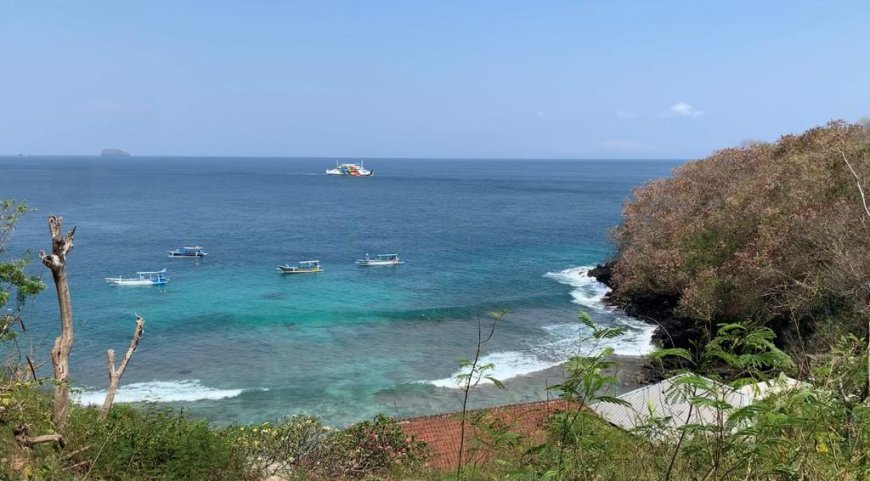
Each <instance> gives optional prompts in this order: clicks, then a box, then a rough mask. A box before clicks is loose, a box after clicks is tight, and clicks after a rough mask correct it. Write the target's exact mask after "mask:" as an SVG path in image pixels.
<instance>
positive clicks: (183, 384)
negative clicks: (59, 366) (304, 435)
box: [73, 379, 266, 405]
mask: <svg viewBox="0 0 870 481" xmlns="http://www.w3.org/2000/svg"><path fill="white" fill-rule="evenodd" d="M261 390H263V391H265V390H266V389H261ZM244 391H245V390H244V389H217V388H213V387H208V386H203V385H202V384H201V383H200V381H199V380H198V379H183V380H180V381H148V382H136V383H132V384H127V385H124V386H121V387H120V388H119V389H118V392H117V393H116V394H115V402H116V403H135V402H145V401H152V402H190V401H202V400H208V399H227V398H233V397H236V396H238V395H240V394H241V393H243V392H244ZM73 396H74V400H75V401H76V402H78V403H79V404H82V405H99V404H102V403H103V400H104V399H105V397H106V391H104V390H103V391H83V392H80V393H74V394H73Z"/></svg>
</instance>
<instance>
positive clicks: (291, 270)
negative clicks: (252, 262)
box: [278, 261, 323, 274]
mask: <svg viewBox="0 0 870 481" xmlns="http://www.w3.org/2000/svg"><path fill="white" fill-rule="evenodd" d="M278 270H279V271H281V272H283V273H284V274H311V273H313V272H320V271H322V270H323V269H321V268H320V261H300V262H299V264H298V265H295V266H291V265H290V264H284V265H283V266H278Z"/></svg>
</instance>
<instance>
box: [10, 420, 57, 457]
mask: <svg viewBox="0 0 870 481" xmlns="http://www.w3.org/2000/svg"><path fill="white" fill-rule="evenodd" d="M29 431H30V427H29V426H27V425H26V424H23V425H19V426H17V427H16V428H15V429H14V430H13V431H12V433H13V434H14V435H15V442H16V444H18V447H19V448H21V449H23V450H26V451H29V450H30V449H32V448H33V446H34V445H36V444H42V443H57V445H58V446H59V447H60V448H63V447H64V446H66V443H65V442H64V440H63V436H61V435H60V434H43V435H42V436H36V437H31V436H30V432H29Z"/></svg>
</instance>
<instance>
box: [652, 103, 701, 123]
mask: <svg viewBox="0 0 870 481" xmlns="http://www.w3.org/2000/svg"><path fill="white" fill-rule="evenodd" d="M702 115H704V112H702V111H700V110H698V109H696V108H695V107H692V106H691V105H689V104H687V103H686V102H677V103H675V104H674V105H672V106H671V108H669V109H668V110H667V111H666V112H662V113H661V114H659V117H683V118H688V119H697V118H698V117H700V116H702Z"/></svg>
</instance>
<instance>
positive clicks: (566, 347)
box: [421, 266, 655, 388]
mask: <svg viewBox="0 0 870 481" xmlns="http://www.w3.org/2000/svg"><path fill="white" fill-rule="evenodd" d="M590 269H592V266H583V267H572V268H570V269H565V270H563V271H560V272H548V273H547V274H545V277H549V278H551V279H553V280H555V281H556V282H559V283H561V284H566V285H569V286H572V287H574V288H575V289H574V290H573V291H571V297H572V298H573V302H574V303H575V304H578V305H582V306H584V307H586V308H589V309H591V310H593V311H596V312H599V313H609V314H612V315H613V316H614V320H615V321H616V323H618V324H621V325H622V327H624V328H625V329H626V333H625V334H624V335H623V336H620V337H617V338H614V339H607V340H603V341H602V342H601V344H600V345H597V346H595V345H593V344H594V343H593V342H589V341H587V342H586V343H584V345H580V344H579V340H580V339H581V338H583V337H586V336H589V335H591V332H589V328H588V327H586V326H584V325H583V324H580V323H571V324H568V323H562V324H553V325H549V326H544V329H545V330H547V331H548V332H549V333H550V336H551V337H553V338H555V340H553V341H551V342H548V343H544V344H542V345H541V346H540V347H538V348H536V349H534V351H533V352H519V351H505V352H494V353H491V354H487V355H485V356H483V357H482V358H481V360H480V364H482V365H485V364H488V363H492V364H494V369H493V370H491V371H487V372H486V375H487V376H491V377H493V378H495V379H498V380H499V381H505V380H507V379H511V378H514V377H518V376H522V375H525V374H531V373H533V372H537V371H542V370H544V369H547V368H550V367H553V366H557V365H559V364H561V363H562V362H564V361H565V360H567V359H568V358H569V357H570V356H573V355H577V354H584V355H588V354H593V353H592V352H584V347H587V346H588V348H589V350H593V349H595V348H597V349H601V348H604V347H611V348H613V351H614V353H615V354H619V355H625V356H639V355H644V354H649V353H650V352H652V350H653V345H652V335H653V332H654V331H655V326H652V325H649V324H647V323H645V322H642V321H640V320H638V319H634V318H632V317H630V316H626V315H620V314H619V312H620V311H619V310H618V309H617V308H615V307H612V306H608V305H607V304H606V303H605V302H604V298H605V297H606V296H607V293H609V292H610V288H609V287H607V286H606V285H604V284H602V283H600V282H598V280H597V279H595V278H594V277H592V276H591V275H589V270H590ZM467 373H468V369H467V368H466V369H464V370H459V371H456V372H455V373H453V375H451V376H450V377H448V378H443V379H436V380H432V381H421V382H423V383H426V384H432V385H434V386H438V387H446V388H458V387H461V386H462V385H463V383H462V382H458V381H457V379H456V377H457V376H459V375H462V374H467ZM489 383H491V381H489V380H488V379H485V378H484V379H481V380H480V384H489Z"/></svg>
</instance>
